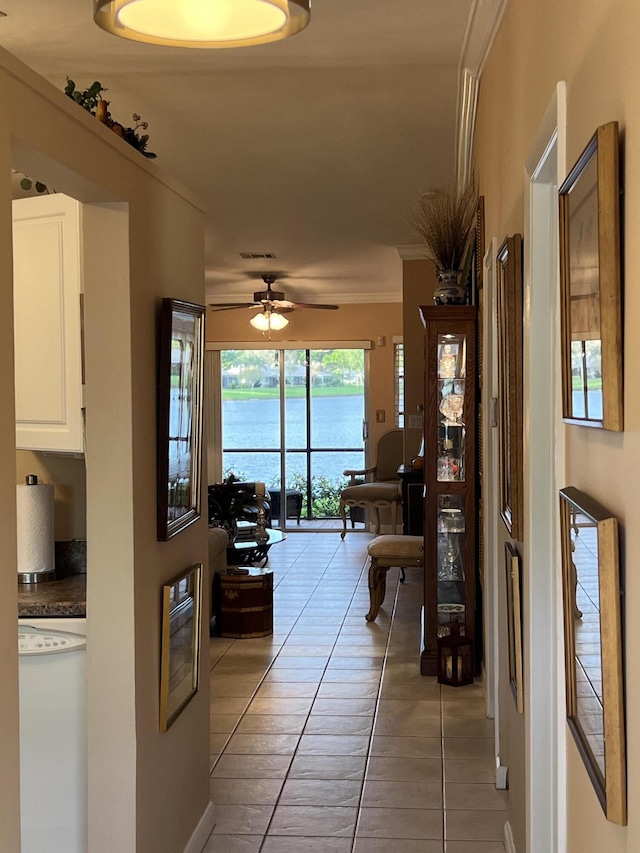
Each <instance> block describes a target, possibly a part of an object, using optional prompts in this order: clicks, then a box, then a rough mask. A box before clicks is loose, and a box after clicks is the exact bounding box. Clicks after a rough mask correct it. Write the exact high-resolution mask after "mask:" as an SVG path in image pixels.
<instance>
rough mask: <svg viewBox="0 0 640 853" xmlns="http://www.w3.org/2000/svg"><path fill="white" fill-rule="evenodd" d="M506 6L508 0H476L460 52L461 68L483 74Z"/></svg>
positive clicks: (479, 75)
mask: <svg viewBox="0 0 640 853" xmlns="http://www.w3.org/2000/svg"><path fill="white" fill-rule="evenodd" d="M506 8H507V0H474V2H473V5H472V7H471V12H470V14H469V21H468V23H467V31H466V33H465V36H464V41H463V43H462V51H461V53H460V70H462V69H463V68H466V69H468V70H469V72H470V73H471V74H472V75H473V76H474V77H481V76H482V69H483V68H484V64H485V62H486V60H487V57H488V56H489V53H490V52H491V48H492V47H493V43H494V41H495V40H496V36H497V35H498V30H499V29H500V24H501V23H502V17H503V15H504V12H505V9H506Z"/></svg>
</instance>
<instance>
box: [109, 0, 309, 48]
mask: <svg viewBox="0 0 640 853" xmlns="http://www.w3.org/2000/svg"><path fill="white" fill-rule="evenodd" d="M310 5H311V0H94V12H93V19H94V21H95V22H96V24H97V25H98V26H99V27H101V28H102V29H103V30H106V31H107V32H108V33H112V35H114V36H120V37H121V38H126V39H131V40H132V41H141V42H146V43H147V44H159V45H164V46H166V47H200V48H218V47H244V46H247V45H254V44H265V43H266V42H270V41H278V40H280V39H285V38H288V37H289V36H293V35H295V34H296V33H299V32H300V30H303V29H304V28H305V27H306V26H307V24H308V23H309V18H310Z"/></svg>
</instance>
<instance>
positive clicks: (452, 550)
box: [420, 305, 477, 675]
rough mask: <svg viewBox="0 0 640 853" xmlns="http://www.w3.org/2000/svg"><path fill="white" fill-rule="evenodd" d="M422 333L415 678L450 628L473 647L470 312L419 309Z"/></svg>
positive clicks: (433, 665) (428, 666) (431, 664)
mask: <svg viewBox="0 0 640 853" xmlns="http://www.w3.org/2000/svg"><path fill="white" fill-rule="evenodd" d="M420 314H421V317H422V321H423V323H424V326H425V329H426V352H425V381H426V388H425V397H424V412H425V423H424V482H425V501H424V538H425V548H424V551H425V560H424V613H423V640H422V653H421V657H420V671H421V673H422V674H423V675H435V674H436V669H437V661H438V650H437V639H438V637H439V636H440V637H441V636H444V635H446V634H448V633H449V632H450V630H451V625H452V624H454V623H457V624H458V626H459V628H460V633H461V634H464V635H465V636H467V637H470V638H471V639H472V640H474V641H475V639H476V634H475V628H476V626H475V612H476V575H477V545H476V526H477V502H476V477H477V473H476V410H477V408H476V375H477V369H476V322H477V311H476V308H475V306H471V305H460V306H457V305H455V306H454V305H452V306H433V307H431V306H428V307H427V306H424V307H421V308H420Z"/></svg>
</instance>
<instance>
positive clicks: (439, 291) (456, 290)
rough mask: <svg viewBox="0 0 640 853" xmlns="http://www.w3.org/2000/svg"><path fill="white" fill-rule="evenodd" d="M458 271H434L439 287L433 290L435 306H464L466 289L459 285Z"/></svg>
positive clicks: (459, 272)
mask: <svg viewBox="0 0 640 853" xmlns="http://www.w3.org/2000/svg"><path fill="white" fill-rule="evenodd" d="M461 275H462V273H461V271H460V270H440V269H438V270H436V278H437V279H438V281H439V282H440V286H439V287H437V288H436V289H435V292H434V294H433V301H434V302H435V304H436V305H466V304H467V288H466V287H465V286H464V285H463V284H460V282H459V279H460V276H461Z"/></svg>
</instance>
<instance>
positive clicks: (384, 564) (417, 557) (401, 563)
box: [366, 535, 424, 622]
mask: <svg viewBox="0 0 640 853" xmlns="http://www.w3.org/2000/svg"><path fill="white" fill-rule="evenodd" d="M367 553H368V554H369V557H370V558H371V562H370V563H369V612H368V613H367V615H366V620H367V622H373V620H374V619H375V618H376V616H377V615H378V610H380V606H381V604H382V602H383V601H384V596H385V593H386V591H387V572H388V570H389V569H390V568H391V567H392V566H397V567H398V568H400V569H402V576H401V578H400V581H401V582H403V581H404V570H405V567H406V566H418V567H420V566H422V565H423V559H424V541H423V538H422V536H392V535H389V536H376V538H375V539H373V540H372V541H371V542H370V543H369V547H368V548H367Z"/></svg>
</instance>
